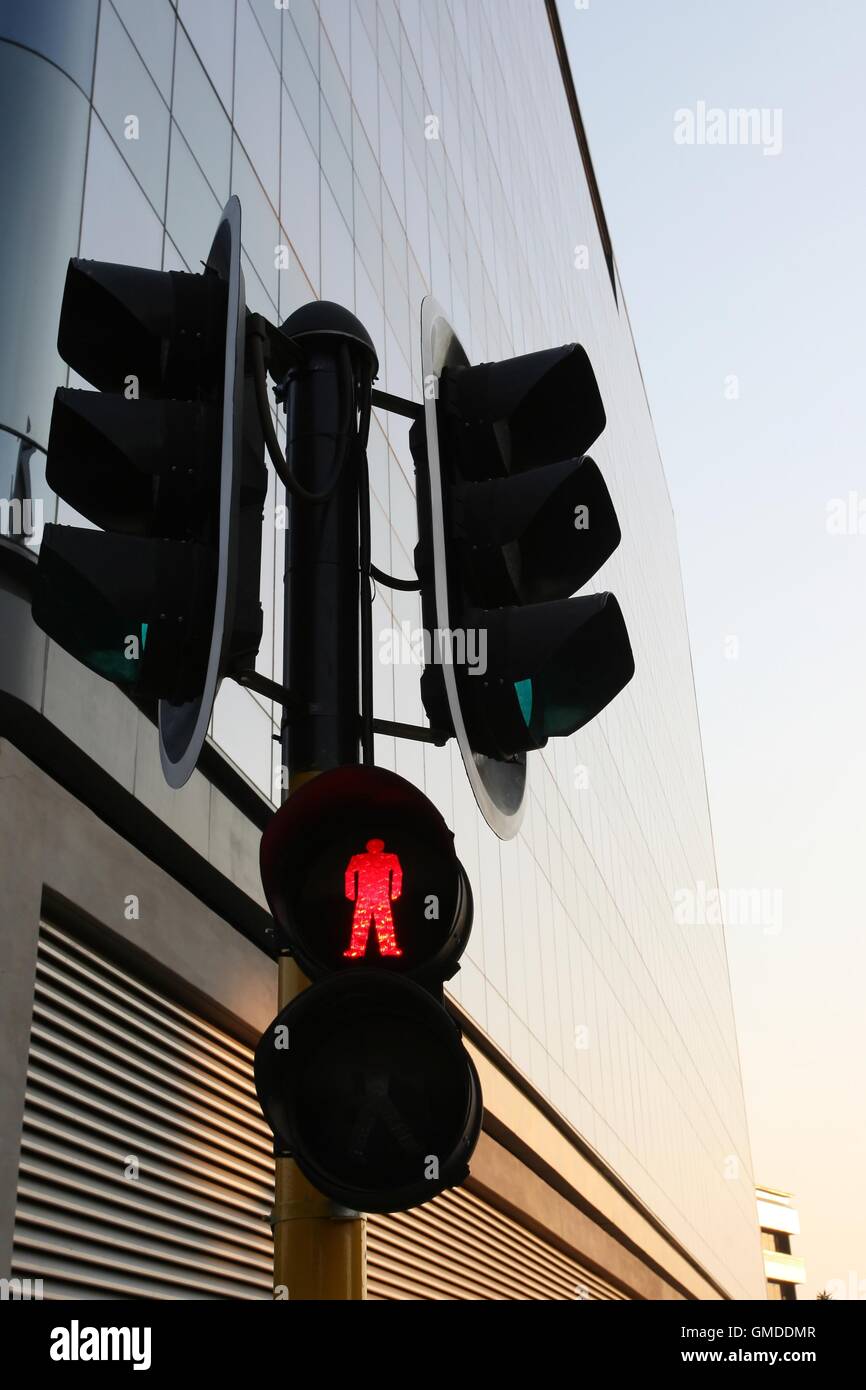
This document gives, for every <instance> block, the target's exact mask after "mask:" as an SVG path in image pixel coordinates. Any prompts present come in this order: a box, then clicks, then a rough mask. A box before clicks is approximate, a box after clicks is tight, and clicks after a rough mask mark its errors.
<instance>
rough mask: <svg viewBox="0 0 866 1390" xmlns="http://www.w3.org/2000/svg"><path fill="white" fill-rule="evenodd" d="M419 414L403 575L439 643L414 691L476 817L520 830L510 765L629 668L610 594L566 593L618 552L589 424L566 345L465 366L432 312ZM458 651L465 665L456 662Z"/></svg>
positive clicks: (592, 418)
mask: <svg viewBox="0 0 866 1390" xmlns="http://www.w3.org/2000/svg"><path fill="white" fill-rule="evenodd" d="M422 372H423V378H424V383H425V411H424V418H423V420H418V421H416V422H415V424H414V425H413V427H412V430H411V431H410V436H409V439H410V447H411V449H412V453H413V457H414V459H415V463H416V481H417V489H416V492H417V503H418V530H419V544H418V547H417V550H416V554H415V564H416V571H417V574H418V578H419V581H420V584H421V603H422V614H423V621H424V627H425V629H426V630H427V631H428V632H431V633H437V634H440V640H439V642H438V643H433V644H431V647H432V649H433V650H438V651H441V650H442V646H443V639H442V636H441V635H442V634H444V645H445V647H446V648H448V646H449V645H450V651H451V658H450V659H448V657H447V656H446V659H444V660H439V661H436V662H431V663H430V664H428V665H427V667H426V668H425V670H424V673H423V675H422V678H421V694H422V700H423V702H424V706H425V709H426V711H427V714H428V717H429V718H430V721H431V723H432V724H433V725H434V727H436V728H440V729H445V730H447V731H449V732H453V733H454V734H455V735H456V737H457V740H458V744H459V746H460V750H461V754H462V757H463V762H464V766H465V768H466V771H467V773H468V776H469V780H470V783H471V785H472V788H473V791H474V793H475V796H476V799H477V801H478V803H479V806H480V808H481V810H482V812H483V813H484V815H485V817H486V819H487V821H488V823H489V824H490V825H491V827H492V828H493V829H494V830H495V831H496V832H497V834H499V835H500V836H502V837H503V838H508V837H509V836H511V835H513V834H515V833H516V830H517V828H518V826H519V824H520V819H521V813H522V804H523V797H524V792H525V784H526V754H527V752H529V751H531V750H533V749H538V748H543V747H544V745H545V744H546V742H547V740H548V739H549V738H558V737H564V736H567V735H569V734H571V733H574V732H575V731H576V730H577V729H579V728H581V727H582V726H583V725H584V724H586V723H587V722H588V721H589V720H591V719H593V718H594V717H595V715H597V714H598V713H599V712H600V711H601V710H602V709H603V708H604V706H605V705H607V704H608V703H609V702H610V700H612V699H613V698H614V697H615V696H616V695H617V694H618V693H619V691H620V690H622V688H623V687H624V686H625V685H626V684H627V683H628V681H629V680H630V679H631V677H632V675H633V674H634V660H633V657H632V652H631V645H630V643H629V639H628V633H627V631H626V627H625V622H624V620H623V616H622V612H621V610H620V607H619V604H618V603H617V601H616V599H615V598H614V597H613V595H611V594H596V595H592V596H589V597H584V596H580V597H573V595H574V594H575V592H576V591H577V590H578V589H579V588H581V587H582V586H583V585H584V584H585V583H586V582H587V581H588V580H589V579H590V578H591V577H592V576H593V575H594V574H595V573H596V571H597V570H598V569H599V568H600V566H601V565H602V564H604V562H605V561H606V560H607V559H608V558H609V556H610V555H611V554H612V553H613V551H614V550H615V549H616V547H617V546H618V544H619V542H620V539H621V533H620V527H619V523H618V520H617V517H616V512H615V510H614V507H613V502H612V500H611V497H610V494H609V492H608V489H607V486H606V484H605V482H604V479H603V477H602V475H601V472H600V471H599V469H598V467H597V465H596V464H595V463H594V462H593V460H592V459H591V458H589V457H588V455H587V453H586V451H587V449H589V448H590V446H591V445H592V444H593V442H594V441H595V440H596V439H597V438H598V435H599V434H600V433H601V431H602V430H603V429H604V427H605V423H606V421H605V412H604V406H603V404H602V400H601V394H600V392H599V389H598V383H597V381H596V378H595V373H594V371H593V369H592V364H591V363H590V360H589V357H588V355H587V353H586V351H585V350H584V349H583V348H582V347H581V346H579V345H578V344H569V345H566V346H564V347H558V348H551V349H547V350H545V351H542V352H535V353H530V354H528V355H526V356H523V357H517V358H513V359H511V360H509V361H506V362H496V363H484V364H481V365H478V366H472V365H470V363H469V362H468V359H467V358H466V355H465V353H464V352H463V349H462V347H461V345H460V343H459V340H458V339H457V336H456V334H455V333H454V331H453V329H452V328H451V326H450V324H449V323H448V321H447V319H446V318H445V316H444V313H443V312H442V310H441V309H440V308H439V306H438V305H437V304H436V303H435V301H433V300H431V299H427V300H425V301H424V304H423V306H422ZM467 654H471V659H467Z"/></svg>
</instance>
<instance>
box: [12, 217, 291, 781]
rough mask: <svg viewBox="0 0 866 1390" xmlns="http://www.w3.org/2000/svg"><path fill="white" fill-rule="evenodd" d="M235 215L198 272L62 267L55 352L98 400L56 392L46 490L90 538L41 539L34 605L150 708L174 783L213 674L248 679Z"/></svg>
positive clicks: (256, 455) (255, 445)
mask: <svg viewBox="0 0 866 1390" xmlns="http://www.w3.org/2000/svg"><path fill="white" fill-rule="evenodd" d="M246 318H247V311H246V305H245V303H244V282H243V274H242V272H241V265H240V203H239V202H238V200H237V198H236V197H232V198H231V199H230V200H229V202H228V204H227V206H226V208H225V210H224V212H223V214H222V217H221V219H220V223H219V226H218V228H217V231H216V235H215V237H214V240H213V244H212V246H211V249H210V252H209V254H208V257H207V262H206V265H205V269H204V272H203V273H202V274H190V273H187V272H178V271H156V270H145V269H141V268H139V267H136V266H123V265H112V264H106V263H103V262H96V261H82V260H72V261H70V263H69V269H68V272H67V277H66V285H65V289H64V296H63V304H62V308H61V316H60V327H59V332H58V348H59V351H60V353H61V355H62V356H63V358H64V359H65V361H67V362H68V363H69V365H70V366H71V367H73V368H74V369H75V370H76V371H77V372H78V373H79V374H80V375H81V376H83V377H84V378H85V379H86V380H87V381H89V382H90V383H91V385H93V386H94V387H96V388H97V390H96V391H95V392H94V391H86V390H71V389H67V388H61V389H60V390H58V391H57V393H56V396H55V403H54V411H53V414H52V419H51V432H50V437H49V443H48V465H47V480H48V483H49V485H50V486H51V487H52V488H53V489H54V491H55V492H56V493H57V494H58V495H59V496H60V497H61V498H63V499H64V500H65V501H67V502H68V503H69V504H70V505H71V506H72V507H74V508H75V509H76V511H78V512H80V513H81V515H82V516H84V517H85V518H86V519H87V520H88V521H89V522H91V523H92V524H93V526H95V527H102V528H104V530H101V531H99V530H91V529H85V528H80V527H68V526H56V525H49V526H46V527H45V533H44V537H43V541H42V548H41V551H40V555H39V565H38V571H37V579H36V590H35V595H34V601H33V616H34V618H35V620H36V622H38V623H39V624H40V626H41V627H43V628H44V630H45V631H46V632H47V633H48V635H49V636H50V637H52V638H53V639H54V640H55V641H57V642H58V643H59V644H60V645H61V646H63V647H65V648H66V650H68V651H69V652H71V654H72V655H73V656H75V657H76V658H77V659H78V660H80V661H83V662H84V663H85V664H86V665H88V666H89V667H90V668H91V669H92V670H94V671H96V672H97V673H98V674H99V675H101V676H104V677H106V678H107V679H109V680H112V681H114V682H115V683H116V684H118V685H120V686H122V687H123V688H125V689H126V690H127V691H128V692H129V693H130V694H132V695H134V696H136V697H137V698H140V699H143V700H158V701H159V711H158V718H159V732H160V757H161V761H162V766H163V771H164V774H165V777H166V780H167V781H168V782H169V784H170V785H171V786H173V787H180V786H182V785H183V784H184V782H186V781H187V780H188V778H189V776H190V774H191V773H192V770H193V768H194V767H195V764H196V761H197V759H198V756H199V753H200V751H201V747H202V744H203V743H204V739H205V736H206V733H207V728H208V724H209V722H210V717H211V711H212V709H213V703H214V700H215V698H216V692H217V689H218V686H219V682H220V680H221V679H222V677H223V676H224V675H226V674H228V673H229V672H238V671H242V670H245V669H249V668H250V667H251V666H252V664H253V662H254V659H255V654H256V652H257V650H258V647H259V644H260V641H261V631H262V614H261V607H260V604H259V571H260V559H261V528H262V508H263V505H264V499H265V495H266V491H267V473H266V469H265V464H264V441H263V435H262V429H261V424H260V420H259V415H258V410H257V406H256V401H255V393H254V389H253V383H252V379H251V376H250V374H249V371H248V370H247V369H246V364H245V352H244V349H245V329H246Z"/></svg>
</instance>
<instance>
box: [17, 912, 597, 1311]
mask: <svg viewBox="0 0 866 1390" xmlns="http://www.w3.org/2000/svg"><path fill="white" fill-rule="evenodd" d="M133 1165H136V1167H135V1168H133ZM132 1171H137V1173H138V1176H137V1178H136V1177H127V1176H126V1173H127V1172H132ZM272 1173H273V1160H272V1154H271V1136H270V1133H269V1131H268V1130H267V1127H266V1125H265V1124H264V1121H263V1120H262V1117H261V1114H260V1112H259V1108H258V1103H257V1101H256V1097H255V1092H254V1089H253V1083H252V1052H251V1050H250V1049H249V1048H248V1047H247V1046H246V1045H245V1044H244V1043H241V1042H239V1041H237V1039H235V1038H233V1037H231V1036H230V1035H229V1034H227V1033H225V1032H223V1031H222V1030H221V1029H220V1028H217V1027H215V1026H214V1025H213V1024H211V1023H209V1022H208V1021H207V1020H205V1019H203V1018H202V1017H200V1016H199V1015H198V1014H195V1013H193V1012H192V1011H191V1010H189V1009H188V1008H186V1007H184V1006H183V1005H180V1004H178V1003H176V1002H175V1001H174V1000H172V999H171V998H170V997H169V996H168V995H167V994H165V993H163V992H162V991H160V990H157V989H155V988H153V987H152V986H151V985H149V984H146V983H145V982H144V981H143V980H140V979H137V978H136V977H135V976H134V975H133V974H131V973H130V972H129V971H128V969H126V968H123V967H120V966H118V965H116V964H114V963H113V962H112V961H110V960H108V959H106V958H105V957H104V956H102V955H101V954H98V953H97V952H95V951H94V950H93V949H92V948H91V947H89V946H86V945H84V944H82V943H81V942H79V941H77V940H76V939H75V938H74V937H73V936H71V935H69V934H67V933H66V932H64V931H62V930H60V929H58V928H57V927H55V926H52V925H48V924H46V923H43V924H42V926H41V930H40V939H39V952H38V957H37V968H36V985H35V994H34V1012H33V1026H32V1031H31V1038H30V1052H29V1058H28V1068H27V1091H26V1100H25V1109H24V1125H23V1135H22V1145H21V1163H20V1168H19V1176H18V1202H17V1210H16V1220H15V1235H14V1243H13V1265H12V1270H11V1273H12V1275H13V1276H15V1277H18V1278H22V1279H23V1278H29V1279H41V1280H42V1281H43V1289H44V1295H45V1297H46V1298H49V1299H151V1298H164V1299H176V1298H179V1299H184V1298H186V1299H219V1298H227V1299H235V1298H241V1299H256V1298H259V1299H261V1298H265V1299H268V1298H271V1296H272V1295H271V1283H272V1279H271V1271H272V1243H271V1232H270V1227H269V1225H268V1216H269V1213H270V1208H271V1203H272V1201H273V1178H272ZM367 1248H368V1261H369V1263H368V1289H369V1297H370V1298H372V1299H386V1300H390V1299H394V1300H406V1299H421V1300H426V1299H436V1300H449V1299H454V1300H467V1299H480V1300H486V1299H490V1300H501V1299H525V1300H535V1299H538V1300H549V1299H555V1300H573V1299H581V1298H589V1299H616V1298H621V1297H622V1295H621V1294H620V1293H619V1292H618V1291H617V1290H615V1289H614V1288H613V1287H612V1286H610V1285H608V1284H607V1283H606V1282H605V1281H604V1280H603V1279H600V1278H598V1277H597V1276H596V1275H593V1274H591V1273H589V1271H587V1270H586V1269H584V1268H583V1267H582V1266H581V1265H580V1264H579V1263H578V1262H577V1261H575V1260H574V1259H572V1258H570V1257H569V1256H568V1255H566V1254H564V1253H563V1252H562V1251H560V1250H558V1249H556V1248H555V1247H554V1246H552V1245H550V1244H548V1243H547V1242H546V1241H544V1240H543V1239H541V1238H540V1237H539V1236H537V1235H535V1234H534V1233H533V1232H531V1231H528V1230H526V1229H525V1228H524V1227H522V1226H521V1225H520V1224H519V1223H518V1222H517V1221H515V1220H513V1219H512V1218H511V1217H509V1216H506V1215H504V1214H503V1213H502V1212H499V1211H498V1210H496V1208H494V1207H493V1206H491V1205H490V1204H489V1203H487V1202H485V1201H483V1200H482V1199H481V1198H480V1197H477V1196H475V1195H474V1194H473V1193H471V1192H468V1191H466V1190H465V1189H463V1188H455V1189H453V1190H451V1191H449V1192H446V1193H444V1194H442V1196H440V1197H437V1198H435V1199H434V1200H433V1201H432V1202H428V1203H426V1204H425V1205H424V1206H423V1207H418V1208H416V1209H415V1210H414V1211H410V1212H400V1213H396V1214H394V1215H390V1216H369V1217H368V1246H367Z"/></svg>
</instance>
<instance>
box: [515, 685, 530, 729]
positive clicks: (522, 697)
mask: <svg viewBox="0 0 866 1390" xmlns="http://www.w3.org/2000/svg"><path fill="white" fill-rule="evenodd" d="M514 689H515V692H516V694H517V703H518V704H519V705H520V713H521V714H522V715H523V721H524V723H525V724H526V725H529V724H530V723H531V722H532V681H515V683H514Z"/></svg>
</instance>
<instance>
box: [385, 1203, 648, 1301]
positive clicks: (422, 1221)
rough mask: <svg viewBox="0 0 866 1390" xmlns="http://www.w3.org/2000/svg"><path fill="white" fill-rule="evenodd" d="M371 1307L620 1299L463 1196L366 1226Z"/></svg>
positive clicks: (576, 1266) (544, 1243) (600, 1282)
mask: <svg viewBox="0 0 866 1390" xmlns="http://www.w3.org/2000/svg"><path fill="white" fill-rule="evenodd" d="M367 1260H368V1264H367V1290H368V1297H370V1298H373V1299H440V1300H442V1299H457V1300H461V1301H464V1300H476V1299H481V1300H485V1299H492V1300H508V1299H518V1300H532V1301H535V1300H539V1301H547V1300H575V1299H604V1300H608V1299H621V1298H623V1295H622V1294H621V1293H620V1292H619V1291H618V1290H617V1289H615V1288H614V1287H613V1286H612V1285H610V1284H608V1283H606V1281H605V1280H603V1279H600V1278H599V1277H598V1276H597V1275H595V1274H591V1273H590V1272H589V1271H588V1270H587V1269H585V1268H584V1267H583V1266H582V1265H581V1264H579V1263H578V1262H577V1261H576V1260H574V1259H572V1258H571V1257H570V1256H569V1255H566V1254H564V1253H563V1252H562V1251H560V1250H558V1249H557V1248H556V1247H555V1246H553V1245H550V1244H549V1243H548V1242H547V1241H545V1240H542V1239H541V1238H540V1237H539V1236H537V1235H535V1234H534V1233H533V1232H531V1231H528V1230H526V1228H525V1227H523V1226H521V1225H520V1224H519V1222H517V1221H515V1220H513V1219H512V1218H511V1217H510V1216H506V1215H505V1214H504V1213H503V1212H500V1211H498V1210H497V1209H496V1208H495V1207H493V1206H491V1204H490V1203H489V1202H485V1201H484V1200H483V1199H482V1198H480V1197H476V1196H475V1194H474V1193H472V1192H467V1191H466V1190H465V1188H459V1187H458V1188H453V1189H452V1190H451V1191H450V1192H444V1193H442V1195H441V1196H439V1197H435V1198H434V1199H433V1201H432V1202H428V1203H426V1204H425V1205H424V1206H423V1207H417V1208H416V1209H415V1210H414V1211H407V1212H399V1213H396V1214H394V1215H392V1216H370V1217H368V1218H367Z"/></svg>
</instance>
